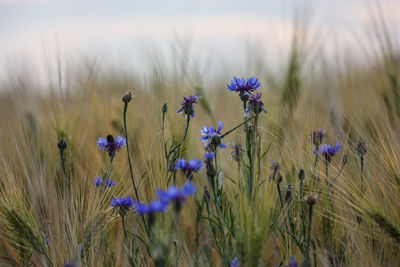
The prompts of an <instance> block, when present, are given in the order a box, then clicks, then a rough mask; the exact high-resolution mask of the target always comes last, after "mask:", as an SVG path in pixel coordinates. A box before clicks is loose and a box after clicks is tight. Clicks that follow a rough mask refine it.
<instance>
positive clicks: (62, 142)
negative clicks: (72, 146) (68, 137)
mask: <svg viewBox="0 0 400 267" xmlns="http://www.w3.org/2000/svg"><path fill="white" fill-rule="evenodd" d="M57 147H58V148H59V149H60V150H64V149H66V148H67V142H66V141H65V139H64V138H61V139H60V140H59V141H58V142H57Z"/></svg>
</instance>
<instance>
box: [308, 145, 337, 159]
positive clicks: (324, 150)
mask: <svg viewBox="0 0 400 267" xmlns="http://www.w3.org/2000/svg"><path fill="white" fill-rule="evenodd" d="M341 148H342V146H341V145H340V144H339V143H336V144H335V145H334V146H333V147H331V145H327V144H324V145H322V146H321V149H320V151H319V152H320V153H321V155H322V156H323V157H325V159H326V160H327V161H328V162H331V160H332V158H333V157H334V156H335V155H336V154H337V153H338V152H339V151H340V149H341ZM313 153H314V155H316V154H317V146H316V145H315V146H314V148H313Z"/></svg>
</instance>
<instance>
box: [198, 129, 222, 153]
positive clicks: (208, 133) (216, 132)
mask: <svg viewBox="0 0 400 267" xmlns="http://www.w3.org/2000/svg"><path fill="white" fill-rule="evenodd" d="M223 128H224V124H223V123H222V122H218V129H215V128H214V127H208V126H204V127H203V129H201V135H202V137H201V142H202V143H203V144H204V146H205V147H206V149H207V151H210V152H214V151H215V149H216V148H217V147H220V148H226V145H224V144H222V143H221V131H222V129H223Z"/></svg>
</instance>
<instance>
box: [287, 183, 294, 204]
mask: <svg viewBox="0 0 400 267" xmlns="http://www.w3.org/2000/svg"><path fill="white" fill-rule="evenodd" d="M292 191H293V187H292V185H291V184H289V185H288V186H287V188H286V196H285V202H290V201H291V200H292Z"/></svg>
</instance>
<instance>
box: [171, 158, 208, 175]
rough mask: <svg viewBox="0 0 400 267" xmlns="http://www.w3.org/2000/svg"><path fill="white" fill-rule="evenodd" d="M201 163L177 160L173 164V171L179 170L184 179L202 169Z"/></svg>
mask: <svg viewBox="0 0 400 267" xmlns="http://www.w3.org/2000/svg"><path fill="white" fill-rule="evenodd" d="M203 168H204V167H203V163H202V162H201V159H197V160H195V159H192V160H190V161H186V160H185V159H178V161H177V162H176V163H175V170H181V171H182V172H183V173H184V174H186V177H190V175H192V174H193V173H194V172H198V171H200V170H201V169H203Z"/></svg>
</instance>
